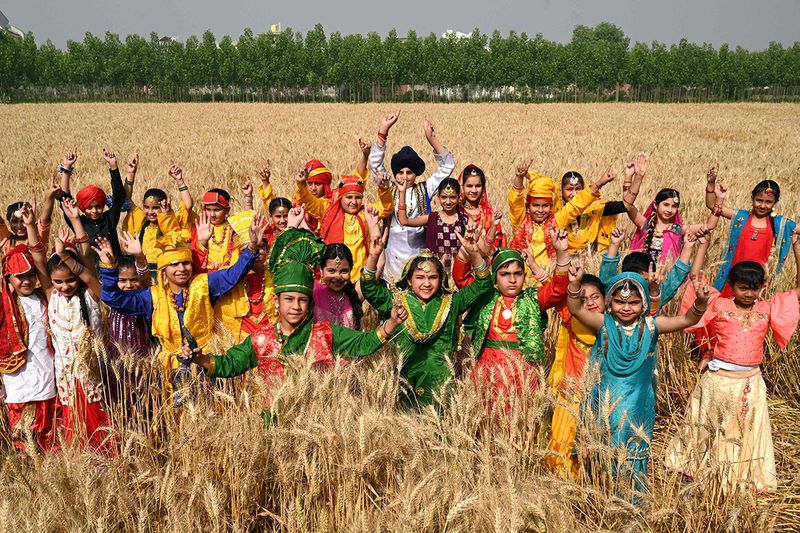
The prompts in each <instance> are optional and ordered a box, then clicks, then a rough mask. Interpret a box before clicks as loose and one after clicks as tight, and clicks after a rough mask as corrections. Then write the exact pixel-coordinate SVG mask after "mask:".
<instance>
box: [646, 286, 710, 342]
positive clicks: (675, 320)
mask: <svg viewBox="0 0 800 533" xmlns="http://www.w3.org/2000/svg"><path fill="white" fill-rule="evenodd" d="M691 279H692V285H693V286H694V290H695V292H696V293H697V298H696V299H695V301H694V303H693V304H692V307H690V308H689V310H688V311H687V312H686V314H684V315H678V316H659V317H656V326H657V327H658V331H659V333H672V332H673V331H680V330H682V329H686V328H688V327H691V326H694V325H695V324H697V323H698V322H700V319H701V318H703V315H704V314H705V312H706V309H707V308H708V297H709V294H710V293H711V290H710V288H709V286H708V282H707V281H706V278H705V276H704V275H703V273H702V272H701V273H699V274H697V275H696V276H694V277H692V278H691Z"/></svg>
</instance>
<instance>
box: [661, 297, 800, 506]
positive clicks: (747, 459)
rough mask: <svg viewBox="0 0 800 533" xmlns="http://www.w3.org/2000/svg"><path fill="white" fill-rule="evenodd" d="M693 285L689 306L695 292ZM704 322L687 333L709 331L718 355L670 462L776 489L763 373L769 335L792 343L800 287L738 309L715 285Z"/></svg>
mask: <svg viewBox="0 0 800 533" xmlns="http://www.w3.org/2000/svg"><path fill="white" fill-rule="evenodd" d="M693 293H694V291H693V288H692V287H688V288H687V290H686V295H685V296H684V300H683V303H682V306H681V307H682V309H681V311H682V312H685V311H686V309H688V307H690V305H691V301H692V300H691V298H693V297H694V294H693ZM711 298H712V299H711V300H710V301H709V303H708V309H707V310H706V312H705V314H704V315H703V317H702V318H701V319H700V322H698V323H697V325H695V326H692V327H691V328H687V330H686V331H687V332H692V331H702V330H704V331H705V332H706V335H705V337H706V338H707V339H709V340H710V342H711V350H710V356H711V360H710V361H709V363H708V367H707V368H706V369H705V370H704V371H703V373H702V374H701V375H700V379H699V381H698V383H697V386H696V387H695V389H694V392H693V393H692V396H691V398H690V399H689V404H688V405H687V407H686V415H685V418H684V420H683V423H682V424H681V427H680V429H679V430H678V433H677V435H675V437H673V438H672V440H671V442H670V444H669V446H668V447H667V453H666V464H667V466H668V467H670V468H672V469H675V470H678V471H680V472H682V473H684V474H686V475H689V476H693V477H694V476H697V475H698V474H700V473H701V472H702V471H703V470H704V469H706V468H708V467H709V465H710V464H716V465H719V466H720V467H722V469H723V470H722V482H723V485H724V487H725V489H726V490H729V489H732V488H735V487H736V486H737V485H740V484H747V485H750V486H752V487H754V488H755V489H756V490H757V491H758V492H769V491H774V490H776V488H777V479H776V475H775V452H774V448H773V443H772V428H771V425H770V421H769V412H768V409H767V389H766V385H765V384H764V379H763V377H762V376H761V368H760V365H761V362H762V361H763V359H764V340H765V339H766V336H767V333H768V332H769V331H772V335H773V337H774V338H775V342H776V343H777V345H778V347H779V348H785V347H786V345H787V344H788V343H789V340H790V339H791V337H792V334H793V333H794V331H795V329H797V323H798V317H800V305H798V300H797V291H794V290H792V291H788V292H782V293H778V294H775V295H774V296H773V297H772V298H770V299H768V300H760V301H758V302H756V304H755V305H754V306H753V308H752V309H750V310H744V309H739V308H738V307H737V306H736V304H735V303H734V301H733V299H731V298H723V297H721V296H720V295H719V293H718V292H717V291H713V293H712V295H711Z"/></svg>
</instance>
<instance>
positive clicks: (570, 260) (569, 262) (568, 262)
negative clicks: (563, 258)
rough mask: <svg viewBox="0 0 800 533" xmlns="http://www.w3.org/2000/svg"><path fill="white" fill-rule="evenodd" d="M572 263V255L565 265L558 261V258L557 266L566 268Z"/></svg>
mask: <svg viewBox="0 0 800 533" xmlns="http://www.w3.org/2000/svg"><path fill="white" fill-rule="evenodd" d="M571 264H572V257H570V258H569V259H568V260H567V262H566V263H564V264H563V265H562V264H561V263H559V262H558V260H556V267H558V268H564V267H568V266H570V265H571Z"/></svg>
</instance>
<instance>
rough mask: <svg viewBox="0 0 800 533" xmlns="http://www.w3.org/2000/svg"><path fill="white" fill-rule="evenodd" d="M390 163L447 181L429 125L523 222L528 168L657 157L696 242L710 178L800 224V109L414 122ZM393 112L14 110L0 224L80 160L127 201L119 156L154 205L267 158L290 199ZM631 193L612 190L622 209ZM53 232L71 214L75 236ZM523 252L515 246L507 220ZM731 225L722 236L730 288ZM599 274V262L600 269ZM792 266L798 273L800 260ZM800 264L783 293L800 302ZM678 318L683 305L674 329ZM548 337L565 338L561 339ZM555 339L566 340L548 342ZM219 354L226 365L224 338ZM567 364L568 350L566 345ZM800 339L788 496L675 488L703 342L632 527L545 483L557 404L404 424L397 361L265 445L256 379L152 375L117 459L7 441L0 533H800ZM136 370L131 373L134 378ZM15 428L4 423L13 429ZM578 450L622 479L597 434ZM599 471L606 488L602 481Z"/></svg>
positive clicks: (321, 403) (333, 386)
mask: <svg viewBox="0 0 800 533" xmlns="http://www.w3.org/2000/svg"><path fill="white" fill-rule="evenodd" d="M400 109H401V117H400V121H399V123H398V124H397V126H396V127H395V128H393V129H392V132H391V136H390V139H389V150H390V153H391V151H392V150H396V149H399V148H400V147H401V146H402V145H404V144H409V145H411V146H413V147H415V148H416V149H417V150H418V151H419V152H420V154H421V155H423V158H424V159H425V161H426V163H427V165H428V169H429V170H430V169H432V168H433V167H434V166H435V163H434V160H433V156H432V155H431V152H430V149H429V147H428V146H427V144H426V142H425V138H424V135H423V131H422V121H423V119H424V118H429V119H430V120H432V121H433V122H434V124H435V126H436V131H437V134H438V135H439V137H440V138H441V139H442V140H443V142H444V143H445V145H446V146H447V147H448V148H449V149H450V151H451V152H452V153H453V154H454V156H455V158H456V160H457V163H458V164H457V169H456V171H457V172H458V171H460V169H461V168H463V166H465V165H466V164H468V163H475V164H477V165H479V166H481V167H482V168H483V169H484V170H485V171H486V174H487V176H488V178H489V193H490V198H491V201H492V204H493V205H494V206H497V207H499V208H501V209H502V210H503V211H504V212H506V213H507V206H506V202H505V193H506V189H507V187H508V185H509V183H510V180H511V178H512V177H513V170H514V166H515V164H516V163H518V162H520V161H522V160H524V159H533V161H534V163H533V168H536V169H537V170H540V171H541V172H543V173H545V174H548V175H551V176H560V175H561V174H562V173H563V172H564V171H566V170H569V169H573V170H578V171H580V172H581V173H583V175H584V176H586V177H587V179H590V180H591V179H593V178H596V177H598V176H599V175H600V174H601V173H602V172H603V170H604V169H605V168H606V167H607V166H608V165H613V167H614V169H615V170H616V171H617V174H618V175H619V176H620V178H621V174H622V165H623V162H624V161H625V160H626V158H630V157H632V156H633V155H635V154H636V153H638V152H639V151H645V152H647V153H648V154H649V155H650V161H651V164H650V167H649V169H648V175H647V178H646V182H645V185H644V187H643V192H642V194H641V195H640V197H639V201H638V204H639V207H640V208H644V206H645V203H646V202H647V201H649V199H650V198H651V197H652V195H653V194H654V192H655V191H656V190H657V189H658V188H660V187H663V186H671V187H675V188H677V189H679V190H680V191H681V193H682V206H681V211H682V215H683V219H684V221H686V222H700V221H702V220H703V219H704V217H705V216H706V210H705V208H704V206H703V194H704V193H703V190H704V185H705V181H704V175H705V170H706V168H707V167H708V166H709V165H710V164H711V163H713V162H715V161H719V162H720V163H721V168H722V170H721V175H722V176H723V177H724V178H725V179H726V180H727V181H728V183H729V184H730V186H731V191H732V192H731V194H730V195H729V198H730V200H729V201H728V204H729V205H731V206H734V207H746V206H747V205H748V202H749V191H750V189H751V188H752V186H753V185H754V184H755V182H757V181H759V180H761V179H765V178H771V179H775V180H777V181H779V183H780V185H781V187H782V197H781V202H780V204H779V206H778V210H779V211H780V212H782V213H784V214H788V215H791V216H792V217H798V216H800V106H798V105H788V104H786V105H783V104H778V105H745V104H741V105H740V104H735V105H734V104H731V105H631V104H627V105H614V104H606V105H575V106H572V105H542V106H532V105H531V106H525V105H500V104H490V105H474V104H460V105H424V104H420V105H403V106H400ZM392 110H393V108H391V107H389V106H384V105H345V104H336V105H324V104H312V105H250V104H246V105H235V104H234V105H227V104H216V105H213V104H198V105H172V104H165V105H157V104H149V105H135V104H131V105H111V104H57V105H15V106H8V105H6V106H0V122H2V135H0V184H2V185H1V186H0V204H2V205H6V204H7V203H9V202H11V201H15V200H20V199H31V198H33V197H35V198H39V199H41V198H42V197H43V195H44V191H45V189H46V187H47V185H48V183H49V180H50V178H51V176H52V175H53V172H54V170H55V168H56V166H57V163H58V161H59V159H60V157H61V154H63V152H64V151H65V150H66V149H67V148H71V147H77V148H78V153H79V159H78V164H77V172H76V174H75V177H74V181H75V188H76V189H77V188H78V187H80V186H82V185H84V184H87V183H95V184H98V185H103V186H105V187H106V189H108V171H107V168H106V165H105V162H104V161H103V159H102V148H103V147H109V148H111V149H113V150H115V151H116V153H117V154H118V155H119V157H120V159H121V162H120V166H121V167H122V166H123V163H124V161H125V160H126V159H127V158H129V157H130V156H131V155H132V154H133V153H135V152H138V153H139V154H140V158H141V162H140V170H139V174H138V176H137V185H136V191H135V197H134V199H135V200H140V199H141V198H140V197H141V194H142V193H143V192H144V189H145V188H147V187H148V186H155V185H159V186H161V187H163V188H165V189H166V190H168V191H170V192H171V193H173V197H176V196H177V194H176V193H177V191H172V188H173V187H172V185H171V183H169V179H168V178H167V169H168V167H169V166H170V164H172V163H176V164H178V165H180V166H182V167H183V168H184V175H185V176H186V181H187V183H188V184H189V186H190V187H191V189H192V192H193V193H194V195H195V197H196V198H197V197H198V195H199V194H201V193H202V191H203V190H204V189H206V188H208V187H212V186H216V187H224V188H227V189H228V190H230V191H232V192H233V193H234V195H235V196H237V202H235V203H234V205H237V204H238V206H241V205H242V202H241V195H240V194H237V193H238V187H239V183H240V182H241V181H242V179H244V178H247V177H249V178H250V179H251V180H252V181H254V182H256V179H257V178H256V169H257V168H258V167H259V166H260V165H261V164H262V163H263V162H264V161H265V160H267V159H271V160H272V163H273V169H274V170H273V184H274V185H275V188H276V192H277V193H278V194H279V195H285V196H290V195H291V194H292V192H293V183H292V181H293V178H292V176H293V173H294V171H295V170H296V169H297V168H299V167H300V166H301V165H302V164H303V163H304V162H305V161H306V160H308V159H310V158H319V159H321V160H323V161H324V162H326V163H327V164H328V166H329V168H331V169H332V170H333V171H334V173H349V172H350V170H351V169H352V168H353V166H354V164H355V162H356V160H357V157H358V143H357V139H358V138H359V137H361V138H369V139H372V138H374V136H375V133H376V130H377V124H378V120H379V118H380V116H381V115H382V114H384V113H387V112H389V111H392ZM619 187H620V184H619V182H616V183H612V184H611V185H609V186H608V187H607V189H606V190H604V193H605V194H606V195H608V196H614V195H616V196H619V194H620V192H619ZM55 223H56V224H59V223H60V215H59V214H57V215H56V221H55ZM506 231H510V228H509V227H508V225H507V221H506ZM727 231H728V224H727V223H722V224H720V228H718V229H717V231H716V233H715V234H714V236H713V239H714V244H713V246H712V249H711V252H710V257H709V258H708V270H709V271H711V273H712V274H713V273H715V271H716V263H717V262H718V261H719V258H720V255H721V250H722V246H723V244H722V241H724V239H725V238H726V236H727ZM592 261H597V259H596V258H593V260H590V262H592ZM790 262H791V260H790ZM793 276H794V265H789V268H787V271H786V272H785V273H784V274H783V275H782V276H781V277H780V278H779V279H777V280H773V283H774V284H775V285H776V286H778V287H786V286H788V284H789V283H790V280H791V279H793ZM672 309H673V310H674V306H673V308H672ZM550 327H551V328H553V327H554V324H552V323H551V326H550ZM551 332H552V330H551ZM219 344H221V345H223V346H224V344H225V342H224V340H223V339H221V340H220V342H219ZM549 346H550V347H551V350H550V351H551V353H552V342H551V343H550V344H549ZM798 348H800V344H798V342H797V340H796V339H795V340H793V341H792V342H791V343H790V345H789V347H788V348H787V349H785V350H782V351H778V350H776V349H775V348H774V346H773V345H770V346H768V354H767V358H766V361H765V363H764V374H765V378H766V379H767V383H768V386H769V394H770V416H771V418H772V423H773V436H774V440H775V451H776V459H777V466H778V478H779V490H778V492H777V493H775V494H771V495H765V496H755V495H753V494H750V493H747V492H741V493H737V494H731V493H723V492H722V491H721V490H720V485H719V483H718V481H717V480H718V478H719V477H720V476H721V472H722V471H723V470H724V468H725V465H715V464H711V465H710V467H709V470H708V471H707V472H706V473H705V474H704V475H703V476H702V477H700V478H698V479H696V480H693V481H690V480H688V479H682V478H681V477H679V476H677V475H675V474H673V473H670V472H668V471H666V470H665V469H664V468H663V450H664V447H665V445H666V442H667V441H668V439H669V437H670V435H671V434H673V433H674V431H675V425H676V423H677V422H678V421H679V420H680V417H681V416H682V412H683V406H684V404H685V402H686V400H687V398H688V395H689V393H690V391H691V390H692V388H693V386H694V383H695V381H696V378H697V376H696V373H695V371H694V364H695V363H694V362H693V361H692V359H691V357H690V354H689V350H688V340H687V339H685V338H684V337H683V336H681V335H670V336H665V337H664V338H663V339H662V340H661V342H660V350H659V390H658V401H659V403H658V414H659V417H658V421H657V425H656V432H655V435H654V441H653V443H652V446H653V455H652V459H651V483H650V493H649V494H648V495H647V496H646V497H645V498H644V501H643V503H642V505H640V506H638V507H634V506H632V505H630V504H629V503H627V502H626V501H625V500H624V499H622V498H618V497H617V496H616V495H615V494H616V493H619V492H618V491H623V492H624V488H622V489H619V488H618V491H615V488H614V487H613V481H611V480H608V479H604V478H603V476H597V475H595V476H589V475H587V474H586V473H582V474H581V476H580V478H579V479H578V480H577V481H572V480H563V479H560V478H558V477H557V476H554V475H553V474H550V473H549V472H548V471H547V469H546V468H545V467H544V466H543V458H544V457H545V454H546V443H547V440H546V439H547V425H546V420H547V418H548V416H549V415H548V413H549V411H550V409H552V405H553V403H554V398H553V394H552V392H551V391H548V390H546V389H545V390H542V391H538V392H536V393H526V394H525V395H524V396H522V397H521V398H519V399H518V400H517V401H516V403H515V404H514V408H513V409H511V411H510V413H508V414H506V413H504V412H500V413H493V414H490V413H487V412H486V409H485V407H484V403H483V401H482V399H481V397H480V391H479V390H477V389H476V388H475V386H474V385H473V384H472V383H471V382H470V381H469V380H457V381H456V383H455V386H454V388H453V393H452V397H451V398H450V400H449V403H448V406H447V409H446V410H445V411H444V413H443V414H441V415H440V414H437V413H435V412H433V411H423V412H408V411H402V410H400V409H398V406H397V402H396V397H397V392H398V386H399V384H398V379H397V368H398V360H399V355H398V354H397V353H394V351H393V350H391V349H385V350H384V351H383V352H381V353H380V354H378V355H375V356H372V357H371V358H369V359H367V360H365V361H362V362H360V363H358V364H352V365H348V366H347V367H344V368H338V369H336V370H335V371H332V372H330V373H327V374H324V375H319V374H316V373H313V372H309V371H308V369H306V368H298V369H297V371H296V372H293V373H291V376H290V377H289V378H288V379H287V383H286V386H285V387H284V389H282V391H281V396H280V402H279V404H280V409H279V413H278V416H279V420H278V423H277V424H276V425H275V426H272V427H270V428H269V429H268V430H265V429H264V424H263V421H262V419H261V417H260V411H261V409H260V405H261V403H260V401H261V400H260V396H259V394H260V392H259V391H260V388H259V387H260V383H259V382H258V379H255V378H250V379H239V380H236V381H235V382H234V383H228V384H226V386H225V387H224V388H222V389H220V390H217V391H214V392H213V393H209V394H208V395H207V396H206V397H204V398H203V399H201V400H198V401H197V402H196V403H193V404H191V405H190V406H189V407H188V408H186V409H184V410H182V411H181V412H175V411H173V410H172V409H170V408H169V406H168V405H165V404H164V403H163V402H162V399H161V397H160V394H159V387H158V383H157V382H156V380H155V375H156V374H155V372H154V371H153V369H152V368H149V367H148V366H147V365H145V366H144V367H141V366H139V367H136V368H133V367H131V368H129V370H130V371H133V372H135V373H136V374H135V375H136V377H137V380H138V388H139V391H140V396H141V398H140V402H139V404H137V406H120V407H118V408H116V409H115V410H114V412H113V429H114V435H115V440H116V441H117V443H118V446H119V453H118V454H117V455H116V456H115V457H113V458H110V459H109V458H104V457H98V456H95V455H92V454H90V453H87V452H82V451H79V450H63V451H62V452H60V453H58V454H54V455H51V456H47V457H29V456H27V455H25V454H20V453H15V452H12V451H11V450H12V448H11V446H10V444H9V435H8V431H7V428H6V426H5V422H0V524H3V529H4V530H8V531H87V530H94V531H121V530H125V531H196V530H201V529H202V530H206V531H261V530H267V531H287V532H289V531H291V532H294V531H363V532H376V531H392V532H394V531H408V532H412V531H414V532H418V531H431V532H433V531H452V532H456V531H464V532H468V531H498V532H499V531H575V532H582V531H597V530H607V531H670V532H672V531H691V532H695V531H698V532H699V531H709V532H710V531H764V530H776V531H791V530H795V531H797V530H800V459H798V457H800V367H799V365H800V357H798V355H797V354H798ZM125 364H130V362H129V361H126V362H125ZM0 419H4V417H0ZM582 435H584V436H582V437H581V440H580V442H579V449H580V450H582V451H583V452H584V454H586V453H589V452H591V454H592V455H593V456H594V457H595V458H596V459H595V460H596V461H598V462H599V463H602V462H603V461H610V460H611V459H612V458H613V452H612V451H611V450H607V449H605V448H604V447H603V446H602V445H601V444H600V440H599V439H597V438H595V437H593V435H592V434H591V431H588V430H587V431H586V432H585V433H582ZM601 470H602V469H601V468H598V469H596V471H601Z"/></svg>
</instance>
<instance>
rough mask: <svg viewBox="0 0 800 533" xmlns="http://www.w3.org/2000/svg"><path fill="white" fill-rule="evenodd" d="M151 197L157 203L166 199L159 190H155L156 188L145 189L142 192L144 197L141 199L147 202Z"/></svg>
mask: <svg viewBox="0 0 800 533" xmlns="http://www.w3.org/2000/svg"><path fill="white" fill-rule="evenodd" d="M151 196H152V197H153V198H155V199H156V200H158V201H159V202H161V201H163V200H166V199H167V193H165V192H164V191H162V190H161V189H156V188H152V189H147V190H146V191H144V196H143V197H142V198H143V199H145V200H147V199H148V198H150V197H151Z"/></svg>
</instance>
